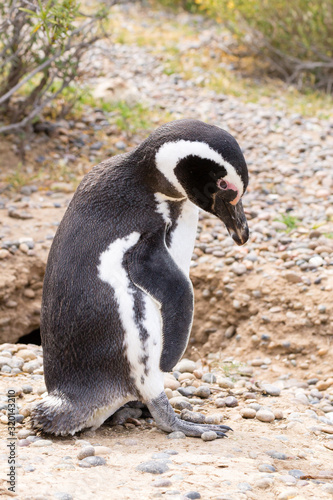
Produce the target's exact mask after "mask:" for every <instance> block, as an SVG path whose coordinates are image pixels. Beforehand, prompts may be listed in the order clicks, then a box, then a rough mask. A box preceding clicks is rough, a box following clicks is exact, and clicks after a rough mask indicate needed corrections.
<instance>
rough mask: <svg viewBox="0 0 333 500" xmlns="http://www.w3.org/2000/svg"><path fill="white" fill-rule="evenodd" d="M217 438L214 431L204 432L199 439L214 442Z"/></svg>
mask: <svg viewBox="0 0 333 500" xmlns="http://www.w3.org/2000/svg"><path fill="white" fill-rule="evenodd" d="M216 438H217V434H216V432H214V431H205V432H203V433H202V434H201V439H202V440H203V441H214V440H215V439H216Z"/></svg>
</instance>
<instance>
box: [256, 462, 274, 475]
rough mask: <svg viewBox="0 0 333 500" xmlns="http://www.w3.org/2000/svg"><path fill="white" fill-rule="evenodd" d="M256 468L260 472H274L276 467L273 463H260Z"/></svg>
mask: <svg viewBox="0 0 333 500" xmlns="http://www.w3.org/2000/svg"><path fill="white" fill-rule="evenodd" d="M258 470H259V471H260V472H268V473H273V472H276V468H275V467H274V465H271V464H260V465H259V467H258Z"/></svg>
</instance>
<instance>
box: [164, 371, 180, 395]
mask: <svg viewBox="0 0 333 500" xmlns="http://www.w3.org/2000/svg"><path fill="white" fill-rule="evenodd" d="M179 387H180V382H178V380H176V379H175V377H173V376H172V375H169V374H166V375H165V377H164V388H165V389H171V390H172V391H176V390H177V389H178V388H179Z"/></svg>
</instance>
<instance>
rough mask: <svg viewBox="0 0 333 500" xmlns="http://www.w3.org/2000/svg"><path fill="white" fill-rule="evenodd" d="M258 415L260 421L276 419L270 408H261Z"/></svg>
mask: <svg viewBox="0 0 333 500" xmlns="http://www.w3.org/2000/svg"><path fill="white" fill-rule="evenodd" d="M256 417H257V419H258V420H260V422H273V420H275V416H274V413H273V412H271V411H269V410H262V409H261V410H259V411H257V414H256Z"/></svg>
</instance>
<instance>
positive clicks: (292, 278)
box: [284, 271, 302, 283]
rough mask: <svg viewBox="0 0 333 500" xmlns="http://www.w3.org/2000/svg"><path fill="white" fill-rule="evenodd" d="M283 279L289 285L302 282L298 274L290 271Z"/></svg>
mask: <svg viewBox="0 0 333 500" xmlns="http://www.w3.org/2000/svg"><path fill="white" fill-rule="evenodd" d="M284 277H285V278H286V280H287V281H289V283H300V282H301V281H302V277H301V276H300V275H299V274H296V273H293V272H291V271H289V272H286V273H285V275H284Z"/></svg>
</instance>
